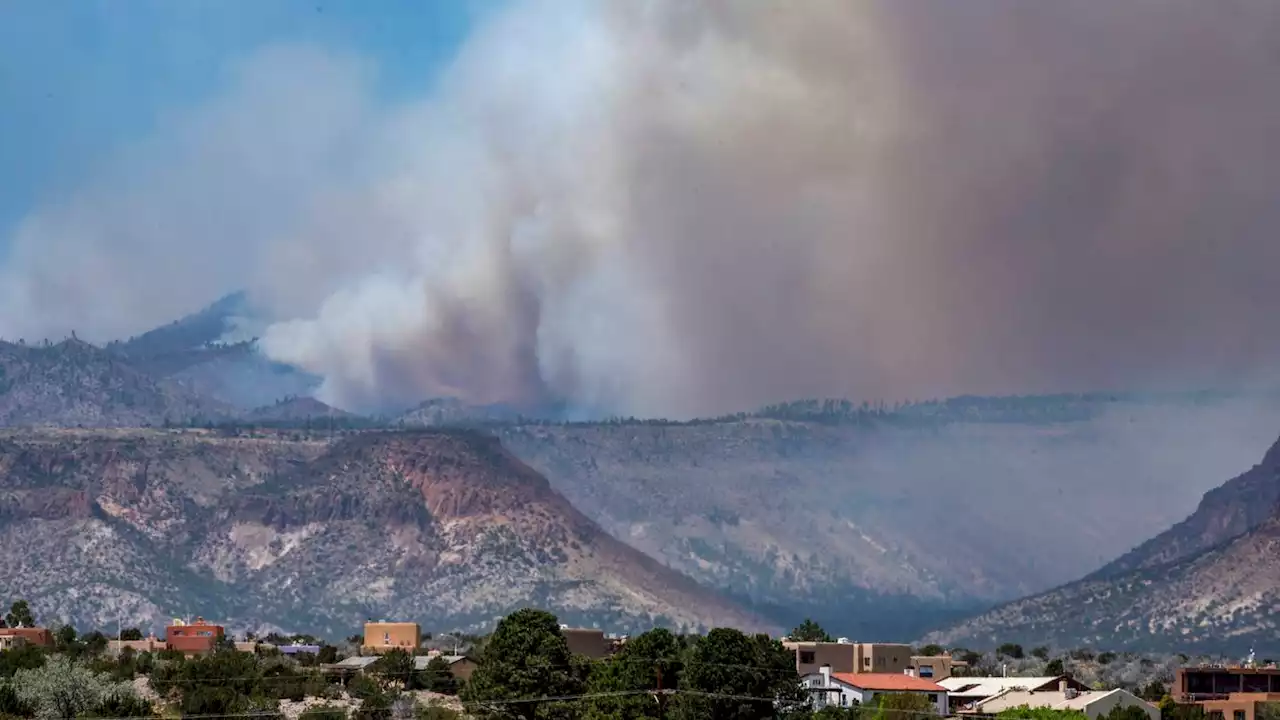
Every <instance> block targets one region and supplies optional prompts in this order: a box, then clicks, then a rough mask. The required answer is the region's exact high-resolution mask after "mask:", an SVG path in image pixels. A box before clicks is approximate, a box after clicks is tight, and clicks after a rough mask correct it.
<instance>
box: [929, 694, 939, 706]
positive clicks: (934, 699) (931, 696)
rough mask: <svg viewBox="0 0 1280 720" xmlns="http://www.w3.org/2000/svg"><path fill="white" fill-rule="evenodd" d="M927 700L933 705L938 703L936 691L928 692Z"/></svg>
mask: <svg viewBox="0 0 1280 720" xmlns="http://www.w3.org/2000/svg"><path fill="white" fill-rule="evenodd" d="M929 702H931V703H933V704H934V705H937V704H938V693H929Z"/></svg>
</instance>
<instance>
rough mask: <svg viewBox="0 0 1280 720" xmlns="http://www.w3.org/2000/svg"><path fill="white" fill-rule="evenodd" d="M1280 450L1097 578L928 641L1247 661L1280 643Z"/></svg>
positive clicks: (937, 634) (1210, 494)
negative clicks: (1257, 650)
mask: <svg viewBox="0 0 1280 720" xmlns="http://www.w3.org/2000/svg"><path fill="white" fill-rule="evenodd" d="M1277 497H1280V442H1278V443H1277V444H1276V445H1275V446H1273V447H1272V448H1271V450H1270V451H1269V452H1268V453H1267V455H1266V457H1265V458H1264V460H1263V462H1262V463H1260V464H1259V465H1257V466H1255V467H1253V468H1252V469H1251V470H1249V471H1248V472H1246V473H1244V474H1243V475H1241V476H1239V477H1237V478H1235V479H1233V480H1231V481H1229V482H1227V483H1225V484H1224V485H1222V486H1221V487H1218V488H1216V489H1214V490H1212V491H1210V492H1208V493H1206V494H1205V497H1204V500H1203V502H1201V503H1200V506H1199V507H1198V508H1197V509H1196V511H1195V513H1193V514H1192V515H1191V516H1190V517H1188V518H1187V519H1186V520H1184V521H1183V522H1181V523H1178V524H1177V525H1175V526H1174V527H1172V528H1170V529H1169V530H1168V531H1166V532H1164V533H1162V534H1160V535H1159V536H1157V537H1155V538H1153V539H1151V540H1150V541H1148V542H1146V543H1144V544H1142V545H1141V546H1139V547H1138V548H1136V549H1135V550H1133V551H1132V552H1130V553H1128V554H1126V555H1125V556H1123V557H1121V558H1120V559H1118V560H1117V561H1116V562H1114V563H1112V564H1110V565H1108V566H1107V567H1105V568H1103V569H1102V570H1100V571H1099V572H1097V573H1094V574H1092V575H1090V576H1089V577H1086V578H1084V579H1083V580H1080V581H1078V582H1074V583H1069V584H1067V585H1064V586H1063V587H1060V588H1057V589H1055V590H1051V591H1049V592H1047V593H1043V594H1040V595H1035V596H1033V597H1029V598H1025V599H1022V600H1018V601H1016V602H1013V603H1009V604H1006V605H1003V606H1001V607H998V608H996V609H994V610H991V611H989V612H986V613H983V614H981V615H979V616H977V617H975V618H972V619H969V620H966V621H964V622H962V623H959V624H957V625H955V626H953V627H950V628H947V629H945V630H942V631H939V632H935V633H933V634H930V635H928V636H927V637H926V638H925V641H928V642H939V643H955V644H966V643H969V644H975V645H983V646H993V643H999V642H1021V643H1024V644H1029V645H1037V644H1051V645H1057V646H1079V645H1093V646H1097V647H1106V648H1108V649H1121V648H1135V649H1158V650H1164V651H1171V652H1191V651H1195V650H1198V649H1202V650H1206V651H1215V652H1223V651H1226V652H1241V653H1244V652H1248V651H1249V649H1250V647H1252V646H1254V645H1255V644H1256V645H1257V646H1258V647H1266V646H1268V644H1275V643H1276V642H1280V624H1278V623H1277V621H1276V619H1275V611H1276V609H1277V608H1280V507H1278V506H1277V504H1276V499H1277Z"/></svg>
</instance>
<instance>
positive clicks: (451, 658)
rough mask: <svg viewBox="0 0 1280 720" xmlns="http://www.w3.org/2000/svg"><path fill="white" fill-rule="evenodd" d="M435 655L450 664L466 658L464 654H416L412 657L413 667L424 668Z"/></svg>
mask: <svg viewBox="0 0 1280 720" xmlns="http://www.w3.org/2000/svg"><path fill="white" fill-rule="evenodd" d="M437 657H442V658H444V661H445V662H447V663H449V664H450V665H452V664H454V663H456V662H458V661H459V660H466V659H467V656H466V655H416V656H414V658H413V669H414V670H426V669H427V665H429V664H430V663H431V661H432V659H434V658H437Z"/></svg>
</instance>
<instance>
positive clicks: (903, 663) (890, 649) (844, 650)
mask: <svg viewBox="0 0 1280 720" xmlns="http://www.w3.org/2000/svg"><path fill="white" fill-rule="evenodd" d="M782 644H783V646H784V647H786V648H787V649H789V650H793V651H794V652H795V654H796V672H797V673H799V674H800V675H808V674H809V673H816V672H820V671H821V669H822V666H823V665H827V666H830V668H831V672H833V673H860V672H862V673H893V674H904V673H905V672H906V671H907V669H908V668H910V667H913V666H912V663H911V646H910V645H902V644H899V643H848V642H792V641H786V642H783V643H782Z"/></svg>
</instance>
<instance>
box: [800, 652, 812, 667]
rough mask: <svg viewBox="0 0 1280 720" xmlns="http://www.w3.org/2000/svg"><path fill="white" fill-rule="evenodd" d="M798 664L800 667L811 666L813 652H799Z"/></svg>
mask: <svg viewBox="0 0 1280 720" xmlns="http://www.w3.org/2000/svg"><path fill="white" fill-rule="evenodd" d="M800 664H801V665H812V664H813V651H812V650H801V651H800Z"/></svg>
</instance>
